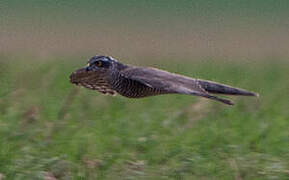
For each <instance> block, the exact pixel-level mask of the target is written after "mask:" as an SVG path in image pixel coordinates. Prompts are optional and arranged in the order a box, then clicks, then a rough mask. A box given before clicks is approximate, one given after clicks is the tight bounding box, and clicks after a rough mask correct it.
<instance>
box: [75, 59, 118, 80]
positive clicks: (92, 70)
mask: <svg viewBox="0 0 289 180" xmlns="http://www.w3.org/2000/svg"><path fill="white" fill-rule="evenodd" d="M117 64H119V63H118V61H117V60H115V59H114V58H112V57H110V56H102V55H96V56H93V57H91V58H90V59H89V60H88V64H87V66H85V67H83V68H80V69H78V70H76V71H75V72H73V73H72V74H71V75H70V82H71V83H74V84H78V85H81V84H84V83H91V82H93V81H97V80H98V79H104V78H105V77H108V75H109V73H110V72H112V70H113V68H115V67H116V65H117Z"/></svg>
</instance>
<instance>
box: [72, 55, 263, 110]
mask: <svg viewBox="0 0 289 180" xmlns="http://www.w3.org/2000/svg"><path fill="white" fill-rule="evenodd" d="M70 82H71V83H73V84H76V85H79V86H83V87H86V88H89V89H92V90H97V91H99V92H101V93H103V94H109V95H115V94H116V93H118V94H120V95H122V96H125V97H128V98H143V97H148V96H155V95H161V94H186V95H194V96H201V97H205V98H208V99H212V100H216V101H219V102H222V103H225V104H228V105H233V102H232V101H230V100H228V99H224V98H220V97H217V96H214V95H211V94H224V95H242V96H258V94H257V93H254V92H250V91H247V90H244V89H240V88H235V87H231V86H228V85H225V84H220V83H217V82H213V81H208V80H201V79H194V78H191V77H187V76H183V75H179V74H174V73H170V72H167V71H164V70H160V69H157V68H151V67H139V66H131V65H126V64H122V63H120V62H119V61H117V60H116V59H114V58H112V57H110V56H101V55H97V56H93V57H92V58H90V59H89V61H88V65H87V66H86V67H83V68H80V69H78V70H76V71H75V72H73V73H72V74H71V75H70Z"/></svg>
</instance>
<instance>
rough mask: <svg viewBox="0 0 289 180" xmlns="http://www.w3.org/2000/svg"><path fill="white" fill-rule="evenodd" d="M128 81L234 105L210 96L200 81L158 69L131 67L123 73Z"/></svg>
mask: <svg viewBox="0 0 289 180" xmlns="http://www.w3.org/2000/svg"><path fill="white" fill-rule="evenodd" d="M121 74H122V75H123V76H125V77H126V78H128V79H131V80H134V81H137V82H139V83H142V84H144V85H146V86H148V87H151V88H157V89H161V90H163V91H165V92H169V93H179V94H189V95H196V96H202V97H205V98H209V99H213V100H217V101H220V102H223V103H225V104H229V105H232V104H233V103H232V102H231V101H229V100H227V99H223V98H219V97H216V96H212V95H210V94H209V93H208V92H207V91H206V90H205V89H204V88H203V87H202V86H201V85H200V84H199V81H198V79H193V78H190V77H186V76H182V75H178V74H174V73H170V72H167V71H163V70H160V69H156V68H145V67H134V66H133V67H129V68H126V69H124V70H122V71H121Z"/></svg>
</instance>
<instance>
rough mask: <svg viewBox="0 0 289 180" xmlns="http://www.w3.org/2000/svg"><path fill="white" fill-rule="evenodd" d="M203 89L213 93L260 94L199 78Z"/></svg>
mask: <svg viewBox="0 0 289 180" xmlns="http://www.w3.org/2000/svg"><path fill="white" fill-rule="evenodd" d="M198 82H199V84H200V85H201V87H202V88H203V89H205V90H206V91H207V92H209V93H213V94H226V95H241V96H259V95H258V94H257V93H254V92H250V91H247V90H245V89H240V88H235V87H231V86H228V85H224V84H219V83H216V82H212V81H205V80H198Z"/></svg>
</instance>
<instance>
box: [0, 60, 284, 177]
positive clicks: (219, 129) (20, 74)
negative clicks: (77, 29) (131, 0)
mask: <svg viewBox="0 0 289 180" xmlns="http://www.w3.org/2000/svg"><path fill="white" fill-rule="evenodd" d="M85 63H86V62H85V60H84V61H80V60H78V61H76V60H69V59H68V58H67V59H65V58H59V59H56V60H49V61H40V62H39V61H36V60H28V59H22V60H15V59H9V58H5V57H1V60H0V87H1V89H0V177H1V176H2V177H4V179H21V180H22V179H48V178H52V179H53V178H57V179H236V180H240V179H288V178H289V101H288V100H289V81H288V77H289V71H288V67H289V63H286V62H281V61H276V62H273V61H262V62H261V61H260V62H253V63H249V62H243V63H241V62H237V61H236V62H225V61H213V60H211V61H198V62H194V63H192V62H188V61H182V62H175V61H167V62H166V61H165V60H162V61H159V62H153V63H150V62H145V64H144V63H142V64H141V65H154V66H156V67H161V68H162V69H167V70H169V71H172V72H177V73H182V74H184V75H189V76H192V77H198V78H203V79H209V80H215V81H219V82H223V83H227V84H230V85H233V86H237V87H242V88H246V89H249V90H252V91H256V92H258V93H259V94H260V98H252V97H232V98H231V99H233V100H234V101H235V102H236V105H235V106H233V107H231V106H226V105H223V104H220V103H217V102H213V101H209V100H206V99H201V98H197V97H192V96H185V95H165V96H157V97H151V98H145V99H137V100H135V99H126V98H124V97H120V96H116V97H110V96H103V95H100V94H99V93H98V92H94V91H91V90H88V89H83V88H78V87H75V86H73V85H71V84H70V83H69V80H68V76H69V75H70V73H71V72H72V71H74V70H75V69H76V68H79V67H81V66H83V65H85ZM136 64H140V63H139V62H138V63H136ZM0 179H1V178H0Z"/></svg>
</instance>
